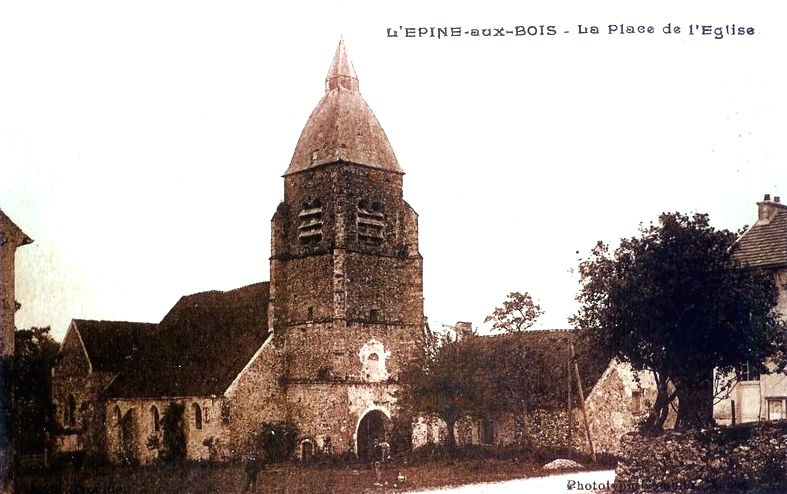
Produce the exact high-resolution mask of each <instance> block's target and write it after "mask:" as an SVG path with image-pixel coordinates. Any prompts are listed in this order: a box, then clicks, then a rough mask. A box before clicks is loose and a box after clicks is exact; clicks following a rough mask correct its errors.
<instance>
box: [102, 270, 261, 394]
mask: <svg viewBox="0 0 787 494" xmlns="http://www.w3.org/2000/svg"><path fill="white" fill-rule="evenodd" d="M267 334H268V283H267V282H266V283H256V284H253V285H249V286H245V287H242V288H237V289H235V290H229V291H226V292H220V291H209V292H202V293H195V294H193V295H187V296H184V297H182V298H181V299H180V300H179V301H178V303H177V304H175V306H174V307H173V308H172V309H171V310H170V311H169V313H168V314H167V315H166V316H165V317H164V319H162V321H161V323H160V324H159V331H157V332H156V334H155V335H154V336H153V337H152V338H150V339H149V340H148V341H146V342H145V344H144V345H143V346H142V348H141V349H140V351H139V352H137V353H136V354H135V355H134V358H132V359H131V360H130V362H129V365H128V366H126V368H125V369H124V370H123V371H122V372H121V373H120V374H119V375H118V377H117V378H116V379H115V380H114V382H113V383H112V384H111V385H110V386H109V387H108V388H107V391H106V394H107V396H108V397H114V398H143V397H148V398H155V397H178V396H212V395H216V396H218V395H221V394H222V393H224V391H225V390H226V389H227V387H229V385H230V384H231V383H232V381H233V380H234V379H235V377H236V376H237V375H238V374H239V373H240V371H241V370H242V369H243V368H244V366H245V365H246V364H247V363H248V362H249V360H251V358H252V356H253V355H254V353H255V352H256V351H257V350H258V349H259V348H260V346H261V345H262V343H263V342H264V340H265V338H266V336H267Z"/></svg>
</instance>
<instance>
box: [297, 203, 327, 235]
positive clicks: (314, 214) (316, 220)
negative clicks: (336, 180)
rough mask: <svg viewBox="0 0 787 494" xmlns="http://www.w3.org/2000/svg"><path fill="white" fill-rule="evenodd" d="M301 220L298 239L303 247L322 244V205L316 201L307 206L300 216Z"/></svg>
mask: <svg viewBox="0 0 787 494" xmlns="http://www.w3.org/2000/svg"><path fill="white" fill-rule="evenodd" d="M298 218H299V219H300V220H301V223H300V225H298V239H299V240H300V241H301V244H303V245H314V244H319V243H320V242H322V204H321V203H320V200H319V199H315V200H314V201H312V202H311V203H309V204H305V205H304V208H303V210H302V211H301V212H300V213H299V214H298Z"/></svg>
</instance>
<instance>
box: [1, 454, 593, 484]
mask: <svg viewBox="0 0 787 494" xmlns="http://www.w3.org/2000/svg"><path fill="white" fill-rule="evenodd" d="M476 453H477V452H476ZM465 456H467V452H465ZM552 459H553V458H552ZM544 463H545V462H544V461H543V458H537V459H536V458H525V457H516V456H513V455H512V456H511V457H508V458H468V457H464V458H462V457H460V458H433V459H432V460H428V459H426V458H407V459H404V458H396V459H394V460H393V461H392V462H391V463H389V464H387V465H385V466H384V468H383V469H382V478H381V480H382V482H383V483H384V484H385V485H384V486H382V487H380V486H375V485H374V484H375V480H376V479H375V475H374V471H373V469H372V466H371V464H366V463H361V462H357V461H356V462H348V463H333V464H329V463H322V464H316V463H315V464H311V465H301V464H294V463H283V464H279V465H268V466H266V467H265V468H264V469H263V470H262V471H260V473H259V475H258V477H257V482H256V484H255V486H254V488H253V489H252V490H251V491H248V492H255V493H264V494H268V493H271V494H273V493H276V494H282V493H286V494H301V493H303V494H306V493H309V494H315V493H316V494H321V493H325V494H329V493H330V494H333V493H336V494H345V493H350V494H351V493H372V492H380V493H382V492H398V491H407V490H418V489H426V488H436V487H444V486H453V485H463V484H470V483H477V482H499V481H504V480H511V479H517V478H525V477H535V476H542V475H546V474H548V472H545V471H543V470H541V466H542V465H543V464H544ZM244 466H245V465H244V464H243V463H224V464H215V463H185V464H182V465H155V466H149V467H134V468H131V467H119V466H113V465H104V466H96V467H91V468H90V469H88V468H83V469H77V468H74V467H72V466H69V465H65V466H62V467H61V468H58V469H48V470H39V471H28V472H18V473H17V475H16V482H15V484H16V492H17V493H42V494H45V493H84V494H126V493H137V492H144V493H172V492H178V493H184V494H214V493H227V492H244V489H245V488H246V482H247V478H246V473H245V468H244ZM602 467H603V466H599V468H602ZM400 472H401V473H402V474H403V475H404V476H406V481H405V482H404V484H403V485H402V484H401V483H400V482H399V480H398V479H397V477H398V474H399V473H400ZM553 473H554V472H553ZM558 473H564V472H558ZM394 485H396V486H397V487H394Z"/></svg>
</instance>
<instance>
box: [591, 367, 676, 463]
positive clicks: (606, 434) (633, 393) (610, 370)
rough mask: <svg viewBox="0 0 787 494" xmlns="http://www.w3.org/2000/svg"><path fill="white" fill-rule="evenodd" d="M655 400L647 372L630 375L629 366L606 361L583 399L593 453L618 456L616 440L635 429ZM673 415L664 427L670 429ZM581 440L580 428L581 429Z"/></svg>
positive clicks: (673, 419)
mask: <svg viewBox="0 0 787 494" xmlns="http://www.w3.org/2000/svg"><path fill="white" fill-rule="evenodd" d="M655 401H656V381H655V379H654V377H653V374H652V373H651V372H648V371H642V372H634V370H633V369H632V367H631V365H629V364H626V363H621V362H619V361H617V360H613V361H612V362H610V364H609V366H608V367H607V369H606V370H605V371H604V374H602V376H601V378H600V379H599V380H598V382H597V383H596V385H595V386H594V387H593V390H592V391H591V392H590V394H588V396H587V397H586V399H585V407H586V410H587V416H588V423H589V424H590V433H591V437H592V439H593V446H594V449H595V450H596V452H597V453H609V454H612V455H617V454H619V453H620V452H621V451H620V438H621V437H623V435H624V434H627V433H629V432H633V431H635V430H636V428H637V426H638V424H639V422H640V421H641V420H642V419H644V418H645V416H646V415H647V414H648V411H649V410H650V409H651V407H652V406H653V403H655ZM674 421H675V413H674V412H671V414H670V417H669V418H668V419H667V423H666V424H665V426H666V427H667V428H671V426H672V424H674ZM581 432H582V434H581V435H582V437H583V438H584V429H582V431H581Z"/></svg>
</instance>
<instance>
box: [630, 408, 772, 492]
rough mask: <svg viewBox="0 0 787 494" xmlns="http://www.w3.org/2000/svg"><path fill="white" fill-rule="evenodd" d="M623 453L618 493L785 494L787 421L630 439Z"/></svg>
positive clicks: (637, 436)
mask: <svg viewBox="0 0 787 494" xmlns="http://www.w3.org/2000/svg"><path fill="white" fill-rule="evenodd" d="M621 449H622V451H624V456H623V458H622V459H621V461H620V462H619V463H618V467H617V469H616V479H615V485H616V488H617V489H616V490H619V491H620V492H676V491H677V492H737V491H738V490H747V489H751V488H764V489H776V491H778V492H787V421H778V422H760V423H753V424H742V425H738V426H735V427H715V428H711V429H703V430H701V431H695V432H685V433H680V432H666V433H665V434H663V435H661V436H658V437H652V436H642V435H639V434H637V433H631V434H627V435H625V436H624V437H623V438H622V440H621ZM637 486H640V487H637ZM776 491H774V492H776Z"/></svg>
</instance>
